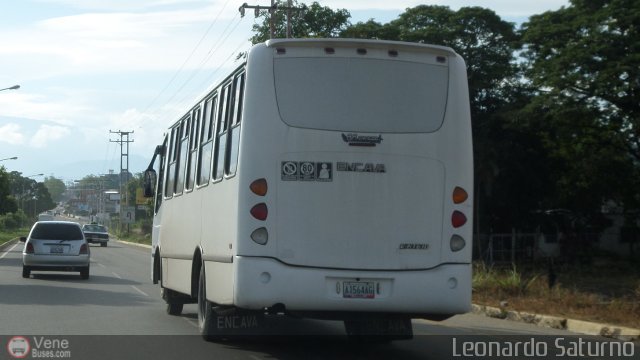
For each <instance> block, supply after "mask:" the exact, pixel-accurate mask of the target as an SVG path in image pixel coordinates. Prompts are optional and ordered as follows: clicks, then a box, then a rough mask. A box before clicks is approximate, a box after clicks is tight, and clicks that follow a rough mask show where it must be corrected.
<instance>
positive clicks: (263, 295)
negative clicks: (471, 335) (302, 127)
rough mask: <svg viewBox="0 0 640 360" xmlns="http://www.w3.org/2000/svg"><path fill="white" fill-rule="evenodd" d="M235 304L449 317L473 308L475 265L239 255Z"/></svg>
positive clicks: (236, 259) (303, 309)
mask: <svg viewBox="0 0 640 360" xmlns="http://www.w3.org/2000/svg"><path fill="white" fill-rule="evenodd" d="M234 266H235V267H236V269H235V270H236V271H235V273H236V282H235V288H234V301H233V302H234V304H235V305H236V306H238V307H241V308H246V309H262V308H271V307H277V308H282V307H283V306H284V309H286V311H287V312H301V313H305V312H308V313H314V312H318V313H323V312H334V313H345V314H346V313H385V314H407V315H409V316H411V317H414V318H419V317H424V318H434V319H437V318H438V317H442V318H446V317H447V316H450V315H454V314H461V313H465V312H468V311H470V309H471V265H470V264H442V265H440V266H438V267H435V268H432V269H428V270H403V271H377V270H376V271H371V270H367V271H358V270H338V269H324V268H306V267H299V266H295V267H294V266H290V265H286V264H283V263H281V262H279V261H277V260H274V259H271V258H260V257H242V256H238V257H236V258H235V259H234Z"/></svg>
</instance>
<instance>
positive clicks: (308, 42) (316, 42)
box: [265, 38, 456, 56]
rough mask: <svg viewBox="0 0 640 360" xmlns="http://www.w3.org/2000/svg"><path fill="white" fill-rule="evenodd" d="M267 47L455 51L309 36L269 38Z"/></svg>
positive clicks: (393, 42)
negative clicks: (343, 47)
mask: <svg viewBox="0 0 640 360" xmlns="http://www.w3.org/2000/svg"><path fill="white" fill-rule="evenodd" d="M265 44H266V46H267V47H271V48H273V47H278V46H288V47H308V46H317V47H332V46H334V47H335V46H345V47H354V48H355V47H368V48H380V49H389V48H392V49H393V50H413V51H415V50H430V51H432V52H433V51H435V52H440V53H442V54H443V55H449V56H455V55H456V52H455V51H453V49H452V48H450V47H447V46H440V45H430V44H421V43H411V42H404V41H390V40H367V39H343V38H310V39H271V40H267V41H266V43H265Z"/></svg>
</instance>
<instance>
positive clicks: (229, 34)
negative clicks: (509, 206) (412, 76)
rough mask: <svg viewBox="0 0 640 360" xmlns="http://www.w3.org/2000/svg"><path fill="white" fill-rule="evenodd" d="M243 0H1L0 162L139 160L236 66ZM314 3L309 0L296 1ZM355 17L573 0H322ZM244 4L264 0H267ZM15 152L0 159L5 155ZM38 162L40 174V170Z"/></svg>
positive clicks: (23, 166)
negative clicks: (125, 152)
mask: <svg viewBox="0 0 640 360" xmlns="http://www.w3.org/2000/svg"><path fill="white" fill-rule="evenodd" d="M245 1H247V0H20V1H14V0H0V89H3V88H7V87H11V86H13V85H20V89H18V90H4V91H0V166H4V167H5V169H6V170H7V171H19V172H21V173H22V176H27V177H32V178H34V179H36V180H38V181H42V180H44V177H45V176H46V177H49V176H54V177H56V178H58V179H62V180H63V181H65V182H73V181H74V180H78V179H81V178H83V177H84V176H86V175H89V174H93V175H100V174H107V173H109V172H110V171H113V172H115V173H118V172H119V170H120V161H121V157H120V145H119V143H117V142H115V141H117V140H120V137H119V136H118V135H117V134H116V133H113V132H118V131H123V132H132V133H131V134H130V137H129V140H133V142H131V143H129V171H130V172H132V173H134V174H135V173H138V172H141V171H143V170H144V169H145V168H146V166H147V164H148V162H149V160H150V159H151V156H152V154H153V149H154V148H155V146H156V145H157V144H159V143H160V142H161V140H162V136H163V134H164V132H165V130H166V129H167V128H168V127H169V125H170V124H171V123H173V122H174V121H175V120H177V119H178V118H179V117H180V116H181V115H182V114H183V113H185V112H186V110H187V109H188V108H189V107H191V106H192V105H193V104H195V102H196V100H197V99H198V98H200V97H201V96H202V95H204V93H205V92H206V91H207V90H208V89H209V88H210V87H211V86H213V85H214V84H215V83H216V81H217V80H220V79H221V78H223V77H224V75H225V74H226V72H227V71H229V70H230V69H232V68H233V67H235V66H237V63H236V61H237V60H236V59H235V55H237V54H238V53H239V52H242V51H247V50H248V49H249V48H250V46H251V44H250V42H249V40H248V39H249V38H250V37H251V36H252V35H253V33H252V32H251V27H252V25H253V24H254V23H261V19H258V20H256V19H255V18H254V15H253V12H251V11H248V12H247V14H246V16H244V17H241V16H240V13H239V11H238V8H239V7H240V6H241V5H242V4H243V3H245ZM299 2H301V3H307V4H310V3H311V2H312V1H299ZM319 2H320V4H321V5H322V6H328V7H330V8H332V9H334V10H336V9H346V10H348V11H349V12H350V14H351V19H350V21H351V23H354V24H355V23H357V22H359V21H367V20H369V19H374V20H376V21H377V22H380V23H387V22H389V21H391V20H394V19H396V18H397V17H398V15H400V14H401V13H402V12H404V10H406V9H407V8H410V7H414V6H417V5H420V4H426V5H442V6H448V7H450V8H451V9H452V10H458V9H459V8H460V7H464V6H481V7H484V8H488V9H491V10H493V11H495V12H496V13H497V14H498V15H499V16H500V17H501V18H502V19H503V20H505V21H509V22H513V23H516V24H520V23H522V22H525V21H527V19H528V18H529V17H530V16H531V15H535V14H541V13H543V12H545V11H548V10H558V9H560V8H561V7H562V6H568V5H569V1H568V0H522V1H513V0H486V1H471V0H440V1H438V0H435V1H430V0H422V1H420V0H393V1H389V0H326V1H319ZM249 4H250V5H263V6H268V5H269V4H270V1H269V0H254V1H253V2H250V3H249ZM16 156H17V157H18V159H16V160H2V159H6V158H10V157H16ZM38 174H43V175H38Z"/></svg>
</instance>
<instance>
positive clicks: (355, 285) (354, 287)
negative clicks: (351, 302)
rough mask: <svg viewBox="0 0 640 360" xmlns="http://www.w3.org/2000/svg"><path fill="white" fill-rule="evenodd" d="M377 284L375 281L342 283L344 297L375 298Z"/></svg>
mask: <svg viewBox="0 0 640 360" xmlns="http://www.w3.org/2000/svg"><path fill="white" fill-rule="evenodd" d="M375 291H376V290H375V284H374V283H373V282H353V281H345V282H343V283H342V297H343V298H347V299H373V298H375V297H376V293H375Z"/></svg>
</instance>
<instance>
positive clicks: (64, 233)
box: [20, 221, 91, 279]
mask: <svg viewBox="0 0 640 360" xmlns="http://www.w3.org/2000/svg"><path fill="white" fill-rule="evenodd" d="M20 241H24V243H25V244H24V250H22V277H24V278H28V277H29V276H30V275H31V271H32V270H36V271H79V272H80V276H81V277H82V278H83V279H88V278H89V257H90V255H91V253H90V250H89V244H88V243H87V240H86V239H85V237H84V233H83V232H82V228H81V227H80V225H79V224H78V223H75V222H70V221H38V222H36V223H35V224H34V225H33V227H32V228H31V231H30V232H29V236H28V237H26V238H25V237H22V238H20Z"/></svg>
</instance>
